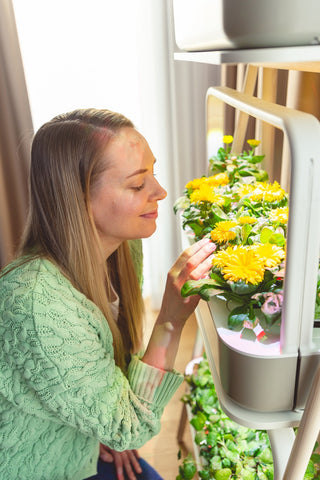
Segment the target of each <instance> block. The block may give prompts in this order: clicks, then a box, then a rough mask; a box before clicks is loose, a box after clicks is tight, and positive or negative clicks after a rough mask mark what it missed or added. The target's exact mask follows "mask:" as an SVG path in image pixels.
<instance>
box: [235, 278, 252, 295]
mask: <svg viewBox="0 0 320 480" xmlns="http://www.w3.org/2000/svg"><path fill="white" fill-rule="evenodd" d="M229 285H230V288H231V290H232V292H234V293H236V294H237V295H247V294H248V293H252V292H254V291H255V290H256V289H257V285H253V284H252V283H246V282H244V281H243V280H239V281H238V282H229Z"/></svg>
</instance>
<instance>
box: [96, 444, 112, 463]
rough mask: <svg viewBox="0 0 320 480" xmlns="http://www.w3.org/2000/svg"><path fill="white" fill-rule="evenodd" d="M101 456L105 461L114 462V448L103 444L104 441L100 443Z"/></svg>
mask: <svg viewBox="0 0 320 480" xmlns="http://www.w3.org/2000/svg"><path fill="white" fill-rule="evenodd" d="M99 457H100V458H101V460H103V461H104V462H107V463H112V462H113V454H112V450H110V448H109V447H107V446H106V445H103V444H102V443H100V451H99Z"/></svg>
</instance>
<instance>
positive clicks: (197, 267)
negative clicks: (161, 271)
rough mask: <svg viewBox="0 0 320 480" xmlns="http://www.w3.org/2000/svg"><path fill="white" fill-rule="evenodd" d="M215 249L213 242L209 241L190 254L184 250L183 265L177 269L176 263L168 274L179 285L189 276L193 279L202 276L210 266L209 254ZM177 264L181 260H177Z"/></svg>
mask: <svg viewBox="0 0 320 480" xmlns="http://www.w3.org/2000/svg"><path fill="white" fill-rule="evenodd" d="M215 249H216V246H215V244H214V243H212V242H210V241H209V243H205V244H204V245H203V246H201V247H200V248H198V249H197V250H196V251H191V255H190V251H189V252H187V251H185V252H184V256H183V258H184V264H183V267H182V268H181V270H180V271H179V270H178V269H177V267H176V265H175V266H173V268H172V269H171V270H170V274H171V275H172V277H173V278H174V279H176V280H178V282H179V285H180V284H181V285H182V284H183V283H185V282H186V281H187V280H188V279H190V278H191V279H193V280H198V279H199V278H202V277H203V276H204V275H205V274H206V273H207V272H208V271H209V270H210V268H211V267H212V264H211V260H212V256H211V255H212V253H213V252H214V250H215ZM179 264H180V265H181V264H182V262H179ZM179 264H178V265H179Z"/></svg>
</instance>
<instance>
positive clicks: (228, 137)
mask: <svg viewBox="0 0 320 480" xmlns="http://www.w3.org/2000/svg"><path fill="white" fill-rule="evenodd" d="M222 141H223V143H226V144H227V145H228V144H229V143H232V142H233V136H232V135H224V136H223V137H222Z"/></svg>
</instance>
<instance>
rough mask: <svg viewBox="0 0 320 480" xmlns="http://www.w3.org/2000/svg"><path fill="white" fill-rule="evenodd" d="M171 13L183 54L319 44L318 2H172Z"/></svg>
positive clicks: (306, 0)
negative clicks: (201, 51) (185, 52)
mask: <svg viewBox="0 0 320 480" xmlns="http://www.w3.org/2000/svg"><path fill="white" fill-rule="evenodd" d="M173 11H174V24H175V36H176V43H177V45H178V47H179V48H180V49H182V50H187V51H197V50H198V51H199V50H221V49H236V48H259V47H282V46H294V45H310V44H318V43H320V40H319V39H320V1H319V0H173Z"/></svg>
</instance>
